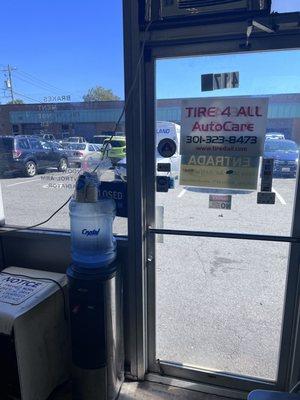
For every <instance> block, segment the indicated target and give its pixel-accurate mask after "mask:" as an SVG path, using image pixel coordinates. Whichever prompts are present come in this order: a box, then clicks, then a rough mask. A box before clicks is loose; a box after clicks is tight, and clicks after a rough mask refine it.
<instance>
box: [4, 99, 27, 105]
mask: <svg viewBox="0 0 300 400" xmlns="http://www.w3.org/2000/svg"><path fill="white" fill-rule="evenodd" d="M7 104H24V101H23V100H22V99H15V100H12V101H9V102H8V103H7Z"/></svg>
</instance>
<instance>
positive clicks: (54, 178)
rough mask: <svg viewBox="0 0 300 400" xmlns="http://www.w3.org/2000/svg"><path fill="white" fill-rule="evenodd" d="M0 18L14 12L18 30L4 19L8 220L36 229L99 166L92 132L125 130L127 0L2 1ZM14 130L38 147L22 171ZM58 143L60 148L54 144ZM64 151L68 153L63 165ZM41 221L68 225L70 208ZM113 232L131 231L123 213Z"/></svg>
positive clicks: (2, 98) (1, 98)
mask: <svg viewBox="0 0 300 400" xmlns="http://www.w3.org/2000/svg"><path fill="white" fill-rule="evenodd" d="M1 15H13V25H14V27H13V29H11V22H9V20H8V19H7V18H6V19H5V18H4V20H3V21H2V22H1V26H0V37H1V39H2V40H1V42H0V54H1V65H0V70H1V71H0V78H1V79H0V80H1V82H6V83H4V85H0V86H1V91H0V161H3V160H4V157H3V156H4V154H5V155H6V156H5V157H6V161H5V163H4V162H3V163H1V166H0V173H1V176H0V185H1V189H2V197H3V202H4V211H5V221H6V223H7V224H8V225H22V226H30V225H34V224H37V223H39V222H41V221H43V220H46V219H47V218H48V217H49V216H50V215H52V214H53V213H54V212H55V211H56V210H57V209H58V208H59V207H60V206H61V205H62V204H63V203H65V202H66V200H67V199H68V198H69V197H70V196H71V195H72V194H73V192H74V188H75V183H76V180H77V178H78V175H79V174H80V173H83V172H84V171H91V170H92V169H93V168H95V166H94V167H92V163H91V162H90V160H85V159H84V157H85V156H87V155H86V154H85V152H84V150H87V149H90V150H91V151H95V148H94V146H93V143H94V141H93V138H94V136H102V135H106V132H112V133H113V132H121V133H122V134H124V118H123V119H122V121H121V123H120V124H119V126H116V123H117V121H118V119H119V117H120V115H121V112H122V109H123V106H124V103H123V100H124V62H123V11H122V0H112V1H108V2H107V1H106V2H101V1H100V2H99V1H98V0H91V1H89V2H88V5H87V4H86V3H83V2H75V3H74V2H73V3H72V5H71V3H70V2H61V1H59V0H53V1H52V2H51V3H48V2H41V3H39V4H38V5H37V3H36V1H35V0H24V1H23V2H21V3H18V4H17V3H16V2H6V3H5V4H3V5H1ZM66 16H67V18H66ZM99 18H100V19H99ZM99 21H101V23H100V24H99ZM57 27H59V29H58V28H57ZM79 27H80V28H79ZM12 49H13V51H12ZM58 66H59V68H58ZM10 77H11V82H9V79H10ZM2 86H4V90H2ZM11 87H12V90H11ZM106 100H109V101H106ZM13 103H14V104H13ZM13 132H14V133H18V134H19V135H22V139H23V138H24V136H26V137H27V138H30V143H31V148H32V149H34V150H40V151H35V153H36V155H35V159H34V160H33V162H34V163H35V164H36V165H35V166H34V165H31V170H30V171H28V173H29V175H28V176H26V177H25V176H24V171H25V167H26V165H25V164H26V163H25V162H24V161H23V158H24V156H25V152H24V151H23V152H22V151H21V150H23V149H24V147H23V145H22V149H21V148H20V149H18V148H14V144H13V143H14V141H13V137H14V136H13V135H12V133H13ZM7 135H9V136H10V138H9V139H5V140H1V137H3V136H7ZM108 137H110V136H108ZM20 139H21V138H20ZM39 140H42V141H43V146H42V145H41V143H40V142H39ZM48 140H49V142H50V143H46V142H47V141H48ZM52 140H55V141H57V142H58V143H59V146H58V145H55V148H56V149H59V154H57V153H56V152H50V151H48V150H49V149H51V148H53V145H52ZM86 143H90V144H91V146H90V147H88V146H87V145H86ZM101 143H102V142H101ZM49 146H50V147H49ZM8 149H9V150H8ZM10 150H11V151H10ZM45 150H47V151H45ZM75 152H78V153H83V154H82V155H80V154H77V155H75V154H74V153H75ZM89 157H90V158H91V155H89ZM93 157H94V158H95V160H97V161H95V162H96V164H97V165H99V167H98V168H97V172H98V175H99V177H101V179H105V180H113V179H114V178H115V171H114V167H113V166H112V162H111V160H110V158H109V157H108V155H107V154H102V153H99V154H95V155H93ZM103 157H105V160H102V162H101V163H100V162H99V161H100V158H103ZM61 158H67V159H68V169H67V170H66V171H63V172H62V171H60V170H59V169H60V168H59V165H60V159H61ZM17 167H18V168H17ZM35 167H36V168H35ZM2 172H3V174H2ZM32 174H34V176H33V175H32ZM33 199H34V202H33ZM39 204H42V206H41V207H39V206H38V205H39ZM42 227H45V228H53V229H55V230H57V229H62V230H69V228H70V222H69V211H68V205H67V206H65V207H64V208H63V209H62V210H61V211H60V212H59V213H58V214H57V215H55V217H54V218H52V219H51V220H50V221H49V222H47V223H46V224H45V225H43V226H42ZM42 227H41V228H42ZM114 232H115V233H116V234H122V235H126V234H127V220H126V218H123V217H122V218H121V217H116V218H115V222H114Z"/></svg>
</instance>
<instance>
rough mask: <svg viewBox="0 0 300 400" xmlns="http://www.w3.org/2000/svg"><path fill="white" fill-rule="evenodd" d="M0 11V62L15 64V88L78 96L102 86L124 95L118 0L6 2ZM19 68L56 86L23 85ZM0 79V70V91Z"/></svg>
mask: <svg viewBox="0 0 300 400" xmlns="http://www.w3.org/2000/svg"><path fill="white" fill-rule="evenodd" d="M0 10H1V25H0V37H1V41H0V66H1V67H2V68H3V66H5V65H7V64H11V65H12V66H14V67H16V68H17V70H16V72H15V73H14V81H13V82H14V84H15V91H16V92H19V93H22V94H25V95H27V96H28V97H32V98H34V99H36V100H40V99H42V98H43V97H44V96H45V95H51V94H54V95H55V94H57V95H59V94H65V95H66V94H71V95H72V99H73V100H81V97H82V94H83V93H85V92H86V91H87V89H88V88H90V87H93V86H95V85H101V86H104V87H107V88H111V89H112V90H113V91H114V92H115V93H116V94H118V95H119V96H121V97H123V87H124V77H123V75H124V74H123V34H122V28H123V25H122V0H109V1H104V0H85V1H77V0H76V1H74V0H43V1H37V0H24V1H20V0H9V1H3V2H1V7H0ZM23 72H25V73H28V74H31V75H33V76H34V77H37V78H39V79H41V80H43V81H45V82H46V83H49V84H51V85H54V86H55V87H57V88H58V89H59V90H56V89H54V93H53V91H52V92H50V91H46V90H44V89H41V88H39V87H35V86H33V85H31V84H28V82H27V83H26V82H24V80H29V79H28V76H27V75H26V76H27V78H26V76H25V75H24V74H23ZM21 78H22V79H23V81H22V80H21ZM3 80H4V76H3V73H1V74H0V89H2V88H3V87H4V84H3ZM35 83H36V84H37V81H35ZM39 83H41V82H39ZM2 95H3V90H1V91H0V96H2ZM0 101H1V102H2V103H5V102H6V101H7V100H6V99H4V98H3V97H0Z"/></svg>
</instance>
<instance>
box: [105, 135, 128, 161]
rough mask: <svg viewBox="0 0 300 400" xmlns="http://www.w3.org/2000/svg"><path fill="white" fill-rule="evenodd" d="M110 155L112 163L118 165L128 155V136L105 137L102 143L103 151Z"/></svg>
mask: <svg viewBox="0 0 300 400" xmlns="http://www.w3.org/2000/svg"><path fill="white" fill-rule="evenodd" d="M103 152H105V156H107V157H109V159H110V161H111V163H112V164H113V165H116V164H117V163H118V162H119V161H120V160H122V159H123V158H124V157H125V156H126V138H125V136H114V137H113V138H109V139H105V140H104V142H103V145H102V153H103Z"/></svg>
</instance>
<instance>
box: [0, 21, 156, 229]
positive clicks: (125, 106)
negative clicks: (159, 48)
mask: <svg viewBox="0 0 300 400" xmlns="http://www.w3.org/2000/svg"><path fill="white" fill-rule="evenodd" d="M151 24H152V21H150V22H149V23H148V25H147V26H146V29H145V34H146V33H147V32H148V30H149V28H150V26H151ZM145 45H146V35H145V37H144V40H143V43H142V48H141V52H140V56H139V59H138V62H137V65H136V71H135V76H134V79H133V82H132V84H131V87H130V89H129V91H128V95H127V98H126V100H125V103H124V106H123V109H122V111H121V114H120V116H119V119H118V121H117V122H116V125H115V129H114V131H113V133H112V135H111V137H110V138H109V140H108V141H107V142H106V144H105V146H104V148H103V150H102V151H103V154H102V158H101V161H100V162H99V163H98V165H96V167H95V168H94V170H93V172H96V171H97V169H98V168H99V167H100V165H101V162H102V161H103V159H104V158H105V153H106V150H107V147H108V145H109V144H110V143H111V141H112V139H113V137H114V135H115V133H116V132H117V129H118V126H119V124H120V122H121V120H122V118H123V116H124V114H125V111H126V110H127V107H128V103H129V100H130V98H131V95H132V93H133V90H134V87H135V85H136V82H137V79H138V75H139V70H140V66H141V62H142V59H143V55H144V49H145ZM71 198H72V196H70V197H69V198H68V200H67V201H65V202H64V203H63V204H62V205H61V206H60V207H59V208H58V209H57V210H56V211H54V213H53V214H51V215H50V217H49V218H47V219H46V220H45V221H42V222H39V223H38V224H35V225H31V226H26V227H23V228H16V229H10V230H8V231H7V230H5V231H0V235H1V234H5V233H9V232H19V231H23V230H27V229H33V228H37V227H39V226H41V225H44V224H46V223H47V222H49V221H50V220H51V219H52V218H53V217H54V216H55V215H56V214H57V213H58V212H59V211H60V210H62V209H63V208H64V207H65V206H66V205H67V204H68V203H69V201H70V200H71Z"/></svg>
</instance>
